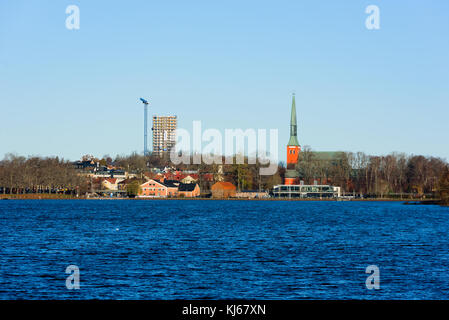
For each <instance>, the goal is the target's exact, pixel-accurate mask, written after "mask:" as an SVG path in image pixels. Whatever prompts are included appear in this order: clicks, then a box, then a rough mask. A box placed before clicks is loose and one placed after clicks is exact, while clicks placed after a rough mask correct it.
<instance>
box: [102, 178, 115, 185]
mask: <svg viewBox="0 0 449 320" xmlns="http://www.w3.org/2000/svg"><path fill="white" fill-rule="evenodd" d="M104 181H108V182H109V183H111V184H115V183H116V182H117V178H106V179H104Z"/></svg>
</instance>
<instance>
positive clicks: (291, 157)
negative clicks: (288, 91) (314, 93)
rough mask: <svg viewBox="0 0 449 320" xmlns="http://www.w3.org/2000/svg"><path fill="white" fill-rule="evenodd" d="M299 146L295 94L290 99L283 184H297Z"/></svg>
mask: <svg viewBox="0 0 449 320" xmlns="http://www.w3.org/2000/svg"><path fill="white" fill-rule="evenodd" d="M300 151H301V146H300V145H299V142H298V126H297V123H296V103H295V94H293V97H292V113H291V118H290V140H289V141H288V144H287V171H286V172H285V182H284V183H285V184H287V185H292V184H298V177H299V174H298V170H297V163H298V158H299V152H300Z"/></svg>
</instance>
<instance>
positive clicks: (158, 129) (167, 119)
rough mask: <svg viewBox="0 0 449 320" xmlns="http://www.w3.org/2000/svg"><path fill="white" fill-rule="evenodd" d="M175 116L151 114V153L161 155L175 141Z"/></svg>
mask: <svg viewBox="0 0 449 320" xmlns="http://www.w3.org/2000/svg"><path fill="white" fill-rule="evenodd" d="M176 126H177V118H176V116H153V127H152V128H151V130H153V153H154V154H157V155H158V156H160V157H162V156H163V155H164V154H166V153H168V152H170V150H171V149H172V148H173V147H174V146H175V143H176Z"/></svg>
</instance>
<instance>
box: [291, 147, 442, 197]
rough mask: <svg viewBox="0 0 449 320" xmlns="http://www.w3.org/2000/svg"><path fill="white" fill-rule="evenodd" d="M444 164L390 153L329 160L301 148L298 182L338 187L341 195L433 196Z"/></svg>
mask: <svg viewBox="0 0 449 320" xmlns="http://www.w3.org/2000/svg"><path fill="white" fill-rule="evenodd" d="M447 168H448V164H447V162H446V161H444V160H443V159H441V158H437V157H426V156H422V155H407V154H404V153H391V154H388V155H383V156H373V155H367V154H365V153H363V152H357V153H353V152H339V153H338V155H337V156H335V157H334V158H332V159H331V160H324V161H323V160H322V159H320V158H319V156H318V153H314V152H313V151H312V150H311V149H310V147H305V148H304V149H303V150H302V152H301V154H300V159H299V161H298V170H299V172H300V176H301V179H303V180H304V181H306V182H307V183H311V182H312V181H316V180H318V181H320V182H324V183H330V184H333V185H336V186H341V187H342V190H343V191H344V192H347V193H348V192H349V193H351V192H352V193H356V194H364V195H372V196H380V197H383V196H386V195H390V196H392V195H393V196H401V194H415V195H420V196H422V195H425V194H437V193H438V190H439V185H440V179H441V177H442V176H443V174H444V173H445V172H446V170H447Z"/></svg>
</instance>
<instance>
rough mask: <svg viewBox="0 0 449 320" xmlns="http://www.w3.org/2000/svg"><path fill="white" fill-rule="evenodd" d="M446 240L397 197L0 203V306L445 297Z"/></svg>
mask: <svg viewBox="0 0 449 320" xmlns="http://www.w3.org/2000/svg"><path fill="white" fill-rule="evenodd" d="M448 236H449V209H448V208H441V207H438V206H405V205H402V204H401V203H395V202H393V203H389V202H287V201H285V202H284V201H196V200H193V201H182V200H179V201H177V200H170V201H163V200H151V201H126V200H109V201H108V200H73V201H71V200H10V201H0V299H24V298H25V299H91V298H95V299H111V298H117V299H228V298H240V299H246V298H248V299H311V298H312V299H449V240H448ZM72 264H73V265H77V266H79V268H80V283H81V288H80V289H79V290H68V289H67V288H66V286H65V279H66V277H67V276H68V275H67V274H66V273H65V269H66V267H67V266H68V265H72ZM368 265H377V266H379V268H380V290H367V289H366V286H365V280H366V278H367V276H368V275H367V274H366V273H365V269H366V267H367V266H368Z"/></svg>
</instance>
